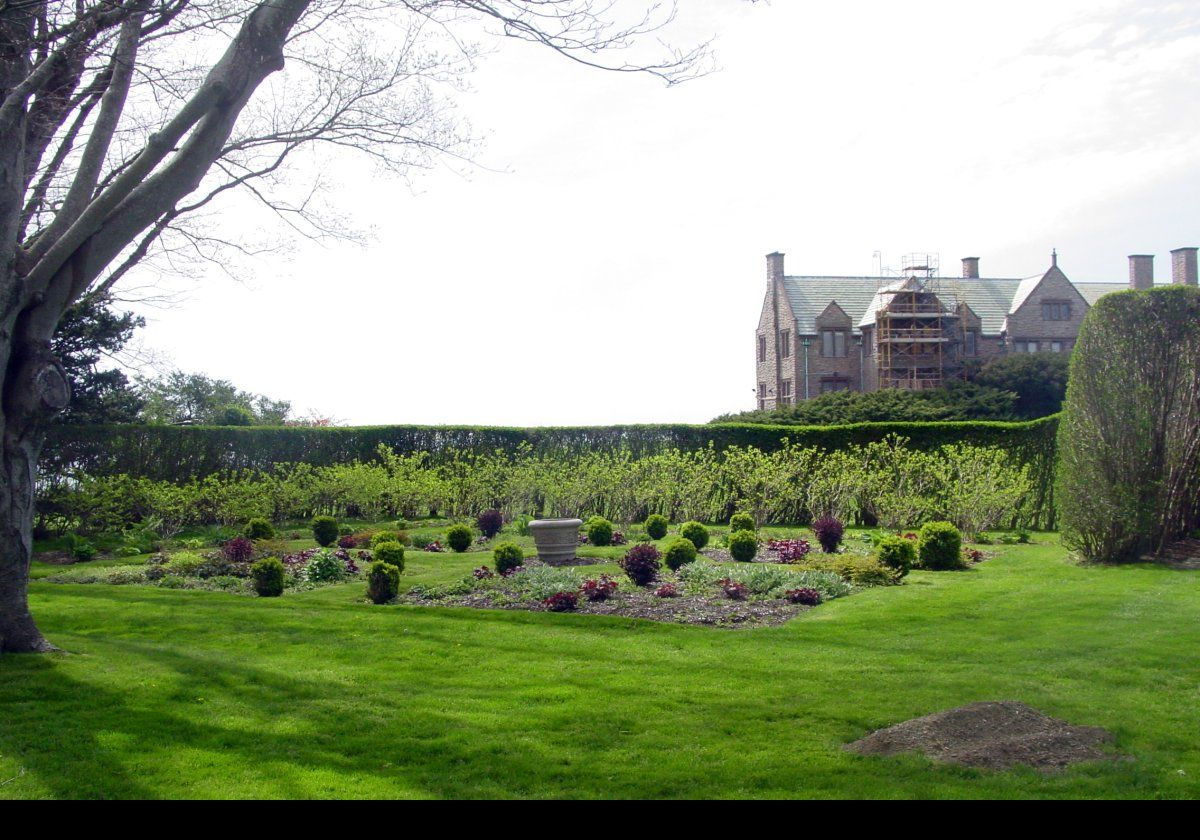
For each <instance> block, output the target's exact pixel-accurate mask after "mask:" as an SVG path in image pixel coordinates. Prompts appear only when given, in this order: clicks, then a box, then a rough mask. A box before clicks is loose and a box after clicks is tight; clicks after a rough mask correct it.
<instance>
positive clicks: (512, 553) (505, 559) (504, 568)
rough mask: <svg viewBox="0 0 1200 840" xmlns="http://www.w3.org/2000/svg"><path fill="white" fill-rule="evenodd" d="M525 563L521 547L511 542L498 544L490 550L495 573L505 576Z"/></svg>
mask: <svg viewBox="0 0 1200 840" xmlns="http://www.w3.org/2000/svg"><path fill="white" fill-rule="evenodd" d="M524 562H525V552H524V550H522V548H521V546H519V545H517V544H516V543H512V542H505V543H500V545H498V546H496V547H495V548H494V549H492V563H493V565H495V567H496V571H497V572H499V573H500V574H502V575H503V574H506V573H508V572H510V571H512V570H513V569H515V568H517V566H520V565H521V564H522V563H524Z"/></svg>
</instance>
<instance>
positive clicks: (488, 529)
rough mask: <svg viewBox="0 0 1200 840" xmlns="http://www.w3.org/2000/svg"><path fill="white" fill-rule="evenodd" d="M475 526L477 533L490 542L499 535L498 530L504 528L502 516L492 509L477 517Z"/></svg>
mask: <svg viewBox="0 0 1200 840" xmlns="http://www.w3.org/2000/svg"><path fill="white" fill-rule="evenodd" d="M475 525H476V526H477V527H478V528H479V533H481V534H483V535H484V536H485V537H487V538H488V539H489V540H490V539H491V538H492V537H494V536H496V535H497V534H499V533H500V529H501V528H503V527H504V514H502V513H501V512H500V511H498V510H494V509H493V510H485V511H484V512H483V513H481V514H479V516H477V517H475Z"/></svg>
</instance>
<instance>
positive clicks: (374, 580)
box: [367, 543, 404, 604]
mask: <svg viewBox="0 0 1200 840" xmlns="http://www.w3.org/2000/svg"><path fill="white" fill-rule="evenodd" d="M392 545H399V543H392ZM400 556H401V557H403V556H404V549H403V548H401V549H400ZM398 594H400V567H398V566H395V565H393V564H391V563H385V562H384V561H382V560H376V561H375V562H374V563H372V564H371V570H370V571H369V572H368V573H367V597H368V598H370V599H371V602H372V603H374V604H386V603H387V602H388V601H392V600H395V598H396V596H397V595H398Z"/></svg>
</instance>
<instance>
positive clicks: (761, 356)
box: [758, 335, 767, 362]
mask: <svg viewBox="0 0 1200 840" xmlns="http://www.w3.org/2000/svg"><path fill="white" fill-rule="evenodd" d="M758 360H759V361H760V362H765V361H766V360H767V337H766V336H765V335H760V336H759V337H758Z"/></svg>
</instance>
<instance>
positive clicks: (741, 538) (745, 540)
mask: <svg viewBox="0 0 1200 840" xmlns="http://www.w3.org/2000/svg"><path fill="white" fill-rule="evenodd" d="M729 553H730V554H731V555H733V559H734V560H737V561H738V562H739V563H749V562H750V561H751V560H753V559H754V555H756V554H758V537H757V536H756V535H755V533H754V532H753V531H746V530H743V531H734V532H733V533H732V534H730V535H729Z"/></svg>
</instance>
